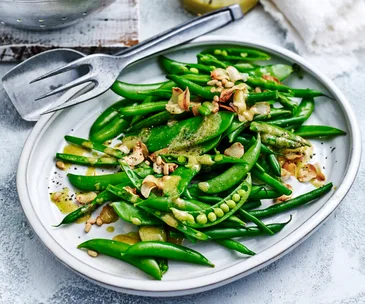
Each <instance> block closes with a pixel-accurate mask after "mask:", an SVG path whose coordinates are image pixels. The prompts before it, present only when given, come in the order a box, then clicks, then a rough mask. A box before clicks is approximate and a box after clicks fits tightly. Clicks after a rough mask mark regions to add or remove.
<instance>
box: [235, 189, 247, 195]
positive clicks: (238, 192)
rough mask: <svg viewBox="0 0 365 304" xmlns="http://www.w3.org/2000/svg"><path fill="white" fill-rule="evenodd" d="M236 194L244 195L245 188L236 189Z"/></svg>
mask: <svg viewBox="0 0 365 304" xmlns="http://www.w3.org/2000/svg"><path fill="white" fill-rule="evenodd" d="M237 194H238V195H239V196H245V194H246V191H245V190H242V189H240V190H238V191H237Z"/></svg>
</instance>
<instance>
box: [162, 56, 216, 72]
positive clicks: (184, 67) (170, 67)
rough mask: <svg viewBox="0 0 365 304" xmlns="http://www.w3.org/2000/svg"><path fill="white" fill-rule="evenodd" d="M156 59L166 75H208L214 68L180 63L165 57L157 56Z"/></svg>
mask: <svg viewBox="0 0 365 304" xmlns="http://www.w3.org/2000/svg"><path fill="white" fill-rule="evenodd" d="M158 59H159V63H160V65H161V66H162V68H163V70H164V71H165V72H166V73H167V74H175V75H182V74H198V73H204V74H209V73H210V71H212V70H214V67H209V66H206V65H203V64H196V63H185V62H180V61H176V60H172V59H170V58H167V57H165V56H159V57H158Z"/></svg>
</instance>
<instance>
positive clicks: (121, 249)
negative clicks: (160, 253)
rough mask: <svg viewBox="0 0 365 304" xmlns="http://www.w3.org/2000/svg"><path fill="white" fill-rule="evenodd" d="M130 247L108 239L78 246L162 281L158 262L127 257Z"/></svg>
mask: <svg viewBox="0 0 365 304" xmlns="http://www.w3.org/2000/svg"><path fill="white" fill-rule="evenodd" d="M130 247H131V245H128V244H125V243H122V242H117V241H112V240H106V239H92V240H89V241H86V242H84V243H82V244H80V245H78V246H77V248H85V249H89V250H93V251H96V252H97V253H100V254H104V255H108V256H111V257H113V258H116V259H118V260H121V261H123V262H126V263H128V264H131V265H133V266H134V267H137V268H139V269H141V270H142V271H144V272H145V273H147V274H149V275H150V276H152V277H153V278H155V279H156V280H161V278H162V273H161V270H160V267H159V266H158V264H157V262H156V260H154V259H152V258H145V257H142V258H141V257H134V256H128V255H125V254H124V253H125V252H126V251H127V250H128V249H129V248H130Z"/></svg>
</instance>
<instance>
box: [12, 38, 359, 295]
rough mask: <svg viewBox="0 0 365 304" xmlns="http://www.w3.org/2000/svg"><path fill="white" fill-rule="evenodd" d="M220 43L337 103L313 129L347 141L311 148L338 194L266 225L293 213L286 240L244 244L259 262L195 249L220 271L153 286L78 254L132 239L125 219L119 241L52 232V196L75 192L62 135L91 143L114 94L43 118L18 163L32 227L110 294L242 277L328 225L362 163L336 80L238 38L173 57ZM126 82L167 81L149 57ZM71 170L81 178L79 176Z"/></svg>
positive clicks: (212, 247) (182, 275)
mask: <svg viewBox="0 0 365 304" xmlns="http://www.w3.org/2000/svg"><path fill="white" fill-rule="evenodd" d="M217 44H223V45H227V44H234V45H244V46H252V47H256V48H259V49H262V50H264V51H267V52H269V53H271V54H272V55H273V61H274V62H286V63H289V64H292V63H294V62H296V63H298V64H299V65H300V66H301V67H302V68H303V71H304V79H302V80H299V79H296V77H292V79H291V80H290V81H289V82H288V84H289V85H291V86H294V87H302V88H306V87H311V88H314V89H319V90H321V91H323V92H325V93H327V94H328V95H330V96H333V97H334V100H330V99H328V98H324V97H323V98H317V99H316V110H315V113H314V114H313V115H312V117H311V118H310V120H309V121H308V124H324V125H330V126H334V127H338V128H340V129H343V130H345V131H346V132H347V136H340V137H337V138H334V139H326V140H314V141H313V143H314V146H315V153H316V156H315V157H316V160H317V161H319V162H320V164H321V165H322V166H324V167H325V170H324V172H325V174H326V176H327V178H328V180H329V181H332V182H333V183H334V185H335V189H336V190H334V191H331V192H330V193H328V194H327V195H326V196H324V197H323V198H321V199H320V200H318V201H316V202H315V203H312V204H309V205H307V206H305V207H302V208H298V209H296V210H293V211H291V212H287V213H285V214H281V215H278V216H274V217H272V218H269V219H267V220H266V221H267V222H281V221H285V220H287V219H288V217H289V214H292V215H293V220H292V222H291V223H290V224H289V225H287V227H286V228H285V229H284V230H282V231H281V232H280V233H278V234H276V235H274V236H272V237H261V238H257V239H249V240H244V243H245V244H246V245H247V246H248V247H249V248H251V249H252V250H254V251H255V252H257V255H256V256H254V257H251V258H244V257H242V256H239V255H238V254H236V253H234V252H230V251H228V250H226V249H224V248H221V247H220V246H218V245H217V244H215V243H213V242H211V243H203V242H201V243H198V244H194V245H189V246H191V247H193V248H194V249H196V250H198V251H199V252H201V253H202V254H204V255H205V256H206V257H207V258H208V259H209V260H211V261H212V262H213V263H215V265H216V267H215V268H214V269H211V268H208V267H201V266H195V265H189V264H183V263H176V262H171V263H170V269H169V271H168V272H167V274H166V275H165V276H164V278H163V280H162V281H154V280H152V279H150V278H148V277H147V276H146V275H145V274H144V273H142V272H141V271H139V270H138V269H135V268H133V267H132V266H129V265H127V264H125V263H123V262H120V261H118V260H114V259H112V258H109V257H105V256H99V257H98V258H91V257H89V256H88V255H87V254H86V253H85V252H84V251H82V250H78V249H76V245H77V244H79V243H81V242H82V241H84V240H87V239H91V238H94V237H105V238H112V236H113V235H115V234H118V233H125V232H128V231H129V230H130V229H131V228H132V227H131V226H130V225H128V224H125V223H123V222H122V221H121V220H119V221H118V222H117V223H115V224H113V226H115V228H116V232H115V233H113V234H111V233H109V232H107V231H106V229H105V226H102V227H101V228H97V227H94V228H93V229H92V230H91V232H90V233H89V234H85V233H84V232H83V225H76V224H74V225H69V226H66V227H61V228H52V226H51V225H53V224H55V223H58V222H60V220H61V219H62V217H63V216H64V215H62V214H61V213H60V212H59V210H58V209H57V207H56V206H55V205H54V204H53V203H51V202H50V200H49V192H53V191H55V190H57V189H60V187H61V184H62V186H70V185H69V184H68V182H67V178H66V175H65V173H64V172H61V171H60V170H57V169H56V168H55V165H54V163H55V162H54V155H55V153H56V152H60V151H62V148H63V146H64V145H65V144H66V142H65V141H64V140H63V136H64V135H66V134H73V135H76V136H80V137H87V135H88V130H89V127H90V125H91V124H92V122H93V121H94V119H95V118H96V117H97V116H98V115H99V114H100V113H101V111H102V110H103V109H105V108H106V107H107V106H108V105H109V104H111V103H113V102H115V101H116V100H117V97H116V95H115V94H114V93H112V92H108V93H106V94H104V95H103V96H101V97H99V98H97V100H94V101H90V102H87V103H84V104H81V105H78V106H76V107H73V108H70V109H66V110H64V111H62V112H60V113H56V114H53V115H49V116H44V117H42V118H41V119H40V120H39V122H38V123H37V124H36V126H35V127H34V129H33V131H32V133H31V134H30V136H29V138H28V140H27V142H26V144H25V146H24V149H23V153H22V155H21V159H20V162H19V168H18V176H17V187H18V192H19V197H20V200H21V203H22V207H23V209H24V212H25V214H26V216H27V218H28V220H29V222H30V224H31V225H32V227H33V228H34V230H35V232H36V233H37V234H38V236H39V237H40V239H41V240H42V242H43V243H44V244H45V245H46V246H47V247H48V248H49V249H50V250H51V251H52V252H53V253H54V254H55V256H57V258H59V259H60V261H61V262H63V263H64V264H66V265H68V266H69V267H70V268H71V269H73V270H74V271H76V272H77V273H79V274H81V275H83V276H85V277H87V278H89V279H91V280H92V281H94V282H96V283H99V284H101V285H103V286H105V287H108V288H111V289H114V290H118V291H122V292H126V293H131V294H137V295H149V296H173V295H184V294H191V293H196V292H200V291H204V290H208V289H212V288H215V287H218V286H221V285H224V284H227V283H229V282H232V281H234V280H237V279H239V278H242V277H244V276H246V275H248V274H250V273H252V272H254V271H256V270H258V269H260V268H262V267H264V266H265V265H268V264H269V263H271V262H273V261H275V260H276V259H278V258H279V257H281V256H282V255H284V254H285V253H287V252H289V251H290V250H292V249H293V248H294V247H295V246H297V245H298V244H299V243H300V242H302V241H303V240H304V239H305V238H306V237H308V236H309V235H310V234H311V233H312V232H313V231H314V230H315V229H316V228H317V227H318V226H319V225H320V224H321V223H323V221H324V220H325V219H326V218H327V217H328V216H329V215H330V214H331V212H332V211H333V210H334V209H335V208H336V207H337V206H338V205H339V203H340V202H341V200H342V199H343V197H344V196H345V194H346V193H347V191H348V190H349V189H350V186H351V184H352V182H353V181H354V179H355V176H356V172H357V169H358V166H359V162H360V154H361V139H360V132H359V127H358V124H357V122H356V118H355V115H354V113H353V111H352V110H351V107H350V104H349V102H348V101H347V100H346V98H345V96H344V95H343V94H342V93H341V92H340V91H339V90H338V89H337V88H336V86H335V85H334V84H333V83H332V81H330V80H329V79H328V78H327V77H325V76H324V75H322V74H321V73H320V71H318V70H317V69H315V68H314V67H312V66H311V65H310V64H308V63H307V62H306V61H305V60H303V58H301V57H299V56H297V55H296V54H294V53H292V52H290V51H288V50H285V49H282V48H280V47H277V46H272V45H265V44H261V43H257V44H256V43H252V42H244V41H240V40H238V39H230V38H223V37H204V38H200V39H198V40H195V41H194V42H192V43H190V44H188V45H185V46H182V47H180V48H177V49H176V50H174V51H169V52H168V55H169V57H172V58H176V59H179V60H181V61H186V62H194V60H195V55H196V54H197V53H198V51H199V50H201V49H203V48H205V47H206V46H207V45H217ZM120 78H121V79H122V80H126V81H128V82H131V83H134V82H135V83H141V82H145V83H148V82H155V81H161V80H163V73H162V71H161V70H160V69H159V68H158V65H157V63H156V58H151V59H147V60H144V61H143V62H141V63H138V64H135V65H134V66H131V67H130V68H128V70H126V71H125V72H123V74H122V75H121V77H120ZM333 148H336V149H334V150H333ZM331 150H332V152H331ZM71 171H73V172H75V171H74V170H73V169H71ZM54 172H56V174H55V173H54ZM76 172H77V173H80V174H81V173H83V172H84V171H83V170H82V169H80V168H78V170H77V171H76ZM99 172H100V170H99ZM52 181H55V182H52ZM57 182H59V183H60V185H58V184H57ZM48 187H50V188H49V189H48ZM311 188H312V186H311V185H297V184H296V185H295V194H296V195H298V194H300V193H303V192H305V191H308V190H309V189H311Z"/></svg>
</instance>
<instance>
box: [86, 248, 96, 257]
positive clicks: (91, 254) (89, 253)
mask: <svg viewBox="0 0 365 304" xmlns="http://www.w3.org/2000/svg"><path fill="white" fill-rule="evenodd" d="M87 254H88V255H89V256H91V257H93V258H96V257H97V256H98V253H97V252H96V251H94V250H88V251H87Z"/></svg>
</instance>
